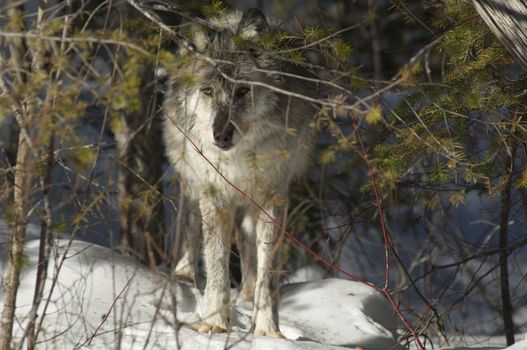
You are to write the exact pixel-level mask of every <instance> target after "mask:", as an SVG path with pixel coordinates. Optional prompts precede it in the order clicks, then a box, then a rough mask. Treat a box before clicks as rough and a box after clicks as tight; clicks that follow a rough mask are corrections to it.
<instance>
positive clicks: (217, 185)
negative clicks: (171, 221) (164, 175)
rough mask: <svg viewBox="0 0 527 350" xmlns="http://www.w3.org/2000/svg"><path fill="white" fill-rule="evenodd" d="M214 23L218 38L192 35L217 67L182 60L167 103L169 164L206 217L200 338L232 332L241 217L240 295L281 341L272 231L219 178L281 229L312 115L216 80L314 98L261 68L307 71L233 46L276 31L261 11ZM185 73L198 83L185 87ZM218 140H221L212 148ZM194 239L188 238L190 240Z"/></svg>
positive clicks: (270, 94) (305, 87) (308, 143)
mask: <svg viewBox="0 0 527 350" xmlns="http://www.w3.org/2000/svg"><path fill="white" fill-rule="evenodd" d="M210 23H211V24H212V25H213V26H214V27H215V28H216V29H217V31H215V32H211V31H210V30H203V29H198V30H196V28H194V30H193V43H194V45H195V46H196V48H198V50H202V53H203V54H205V55H206V56H208V57H210V58H211V59H213V60H214V61H215V62H216V67H215V66H214V65H211V64H210V63H208V62H206V61H204V60H200V59H197V58H190V59H187V60H186V61H190V62H191V63H190V64H187V65H186V66H185V67H183V68H182V69H181V71H180V72H179V74H178V75H177V76H174V77H172V80H171V82H170V88H169V91H168V94H167V98H166V101H165V104H164V111H165V126H164V139H165V144H166V149H167V155H168V158H169V160H170V162H171V164H172V165H173V166H174V168H175V169H176V171H177V172H178V173H179V175H180V176H181V181H182V182H183V184H184V187H185V189H186V193H187V194H188V195H189V197H190V198H191V200H192V202H193V203H197V206H199V210H200V212H201V217H202V232H203V241H204V243H203V245H204V258H205V269H206V273H207V284H206V287H205V296H204V305H203V307H204V310H203V317H204V321H203V325H202V326H201V327H200V331H203V332H207V331H211V330H212V331H221V330H226V329H227V328H228V315H229V274H228V272H229V270H228V258H229V250H230V242H231V234H232V232H233V228H234V221H235V220H234V217H235V213H239V214H240V221H241V225H240V227H239V229H238V230H237V233H239V234H238V235H237V239H238V245H239V246H240V251H241V254H242V272H243V273H244V276H243V280H244V281H243V288H242V292H241V295H242V297H245V298H247V299H254V305H255V307H254V313H253V325H254V332H255V334H259V335H270V336H273V335H274V336H279V335H280V333H279V330H278V323H277V315H276V311H275V308H274V304H275V300H276V291H274V290H273V286H272V284H273V283H272V282H273V281H272V280H273V279H272V278H271V274H272V270H273V264H272V261H273V255H274V253H275V252H276V251H277V247H276V244H277V243H278V232H277V231H278V230H277V229H276V227H275V226H274V225H273V224H272V223H271V222H270V221H269V219H268V218H267V217H266V216H265V215H263V214H262V213H260V211H259V210H258V209H257V208H256V207H255V206H254V205H253V204H252V203H250V201H249V200H247V198H246V197H244V195H242V194H240V193H239V192H238V190H237V189H235V188H233V187H232V186H231V185H230V184H228V183H227V182H226V181H225V180H224V178H223V177H222V176H220V174H218V172H219V173H221V174H222V175H223V176H225V178H226V179H228V180H229V181H230V182H231V183H232V184H234V185H235V186H236V187H237V188H238V189H239V190H240V191H242V192H243V193H245V194H246V195H247V196H249V197H250V198H252V199H253V200H255V201H256V202H257V203H259V204H260V205H261V206H262V207H263V208H264V209H265V210H266V211H267V212H268V213H269V214H270V215H272V216H273V217H274V218H276V219H277V221H278V222H281V220H280V216H281V215H282V213H283V211H284V208H285V207H286V203H287V192H288V189H289V184H290V182H291V180H292V179H294V178H295V177H298V176H299V175H301V174H303V172H304V171H305V169H306V166H307V164H308V161H309V155H310V153H311V149H312V131H311V129H310V127H309V125H310V122H311V121H312V120H313V116H314V114H315V113H316V108H315V106H313V105H312V104H310V103H308V102H305V101H303V100H301V99H299V98H295V97H289V96H286V95H284V94H280V93H278V92H275V91H273V90H272V89H269V88H267V87H263V86H256V85H251V84H250V83H239V84H234V83H233V82H232V80H231V81H229V79H226V78H225V77H224V76H222V74H224V75H226V76H228V77H230V78H231V79H234V80H235V81H249V82H250V81H253V82H260V83H264V84H267V85H270V86H273V87H277V88H279V89H283V90H286V91H291V92H295V93H300V94H303V95H307V96H315V94H316V93H317V92H316V90H317V89H316V86H315V85H314V84H311V83H308V82H306V81H304V80H300V79H296V78H290V77H286V76H283V75H280V74H274V73H267V72H262V71H257V70H256V69H259V70H267V71H280V72H287V73H293V74H296V75H306V74H308V73H307V72H305V71H303V70H301V69H300V68H299V67H297V66H296V65H293V64H288V63H285V62H284V61H283V60H278V59H276V58H274V57H273V55H272V54H270V53H269V54H266V53H255V52H254V51H250V50H246V51H243V52H242V50H240V48H238V47H237V46H236V45H235V43H236V42H237V41H236V40H238V39H235V37H238V38H239V37H242V38H244V39H248V40H251V39H254V38H257V37H258V35H261V34H262V33H264V32H265V33H266V34H272V33H274V32H275V31H276V30H277V28H278V27H277V24H276V22H275V21H268V20H267V19H266V18H265V17H264V16H263V14H261V12H259V11H258V10H254V9H252V10H248V11H246V12H245V13H241V12H238V11H237V12H233V13H230V14H228V15H226V16H223V17H219V18H214V19H211V20H210ZM250 45H251V44H250V43H248V44H247V46H250ZM181 54H182V55H185V54H186V53H185V52H182V53H181ZM220 72H221V73H220ZM190 76H192V77H196V78H198V82H197V83H196V84H189V83H188V80H189V77H190ZM240 88H241V90H239V89H240ZM210 91H212V93H211V94H209V92H210ZM175 125H177V126H178V127H179V128H180V129H182V130H183V132H181V131H180V130H179V129H178V128H177V127H176V126H175ZM229 128H230V129H229ZM222 133H223V134H222ZM216 134H217V135H220V136H221V137H224V139H221V140H223V141H225V140H226V141H225V142H223V141H218V140H220V138H215V135H216ZM187 137H188V138H189V139H191V140H192V141H193V142H194V143H195V146H196V147H197V150H196V148H195V147H194V145H192V144H191V143H190V141H189V140H188V139H187ZM229 137H231V140H229ZM207 160H208V161H207ZM209 162H210V163H212V164H213V165H214V167H216V169H214V167H213V166H211V164H209ZM198 239H199V238H198V237H196V238H191V240H193V242H196V241H197V240H198ZM275 243H276V244H275ZM189 246H192V244H189ZM194 246H196V244H194ZM192 250H193V249H189V250H188V251H187V252H186V255H185V258H184V259H183V260H182V261H183V263H182V262H181V261H180V263H179V264H178V268H180V269H183V270H185V268H186V270H185V271H186V272H183V274H191V273H193V269H194V268H195V267H194V264H195V259H194V255H195V253H194V252H192ZM254 257H257V259H256V261H255V259H254ZM185 264H190V265H188V266H187V267H185V266H184V265H185ZM176 269H177V268H176Z"/></svg>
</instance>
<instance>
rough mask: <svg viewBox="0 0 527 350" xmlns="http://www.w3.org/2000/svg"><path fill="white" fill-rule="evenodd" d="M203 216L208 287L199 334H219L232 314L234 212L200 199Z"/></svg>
mask: <svg viewBox="0 0 527 350" xmlns="http://www.w3.org/2000/svg"><path fill="white" fill-rule="evenodd" d="M200 209H201V214H202V217H203V220H202V221H203V222H202V227H203V229H202V231H203V255H204V258H205V270H206V273H207V284H206V286H205V295H204V298H203V305H202V308H203V309H202V311H203V315H202V316H203V322H204V323H205V324H206V326H204V327H202V328H200V332H204V333H206V332H209V331H214V332H220V331H222V330H223V331H226V330H227V328H228V325H229V324H228V318H229V314H230V280H229V255H230V242H231V234H232V228H233V223H234V211H233V210H231V208H222V207H221V206H219V205H217V203H216V202H215V201H213V200H211V199H208V198H206V199H202V200H200Z"/></svg>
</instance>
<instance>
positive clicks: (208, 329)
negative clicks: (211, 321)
mask: <svg viewBox="0 0 527 350" xmlns="http://www.w3.org/2000/svg"><path fill="white" fill-rule="evenodd" d="M197 331H198V332H200V333H205V334H208V333H212V334H217V333H225V332H227V328H223V327H220V326H211V325H208V324H202V325H200V326H199V327H198V329H197Z"/></svg>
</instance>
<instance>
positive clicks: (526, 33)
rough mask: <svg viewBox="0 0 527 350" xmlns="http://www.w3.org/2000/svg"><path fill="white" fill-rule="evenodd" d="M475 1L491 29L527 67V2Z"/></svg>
mask: <svg viewBox="0 0 527 350" xmlns="http://www.w3.org/2000/svg"><path fill="white" fill-rule="evenodd" d="M473 3H474V7H475V8H476V10H477V11H478V14H479V15H480V16H481V18H482V19H483V20H484V21H485V23H486V24H487V26H488V27H489V28H490V30H491V31H492V32H493V33H494V34H495V35H496V36H497V37H498V39H499V40H500V41H501V43H502V44H503V45H504V46H505V47H506V48H507V50H509V52H510V53H511V54H513V55H514V56H515V57H516V58H517V59H518V60H519V62H520V63H521V64H522V65H523V66H524V67H526V68H527V3H526V2H525V1H522V0H473Z"/></svg>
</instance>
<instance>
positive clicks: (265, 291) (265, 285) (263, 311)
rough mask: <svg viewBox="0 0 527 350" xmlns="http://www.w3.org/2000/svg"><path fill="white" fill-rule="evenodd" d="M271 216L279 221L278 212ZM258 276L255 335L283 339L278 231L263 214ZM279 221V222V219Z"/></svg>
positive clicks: (258, 229)
mask: <svg viewBox="0 0 527 350" xmlns="http://www.w3.org/2000/svg"><path fill="white" fill-rule="evenodd" d="M268 213H269V214H270V215H271V216H272V217H274V218H277V214H278V210H277V209H276V208H272V209H271V210H269V211H268ZM257 218H258V219H257V220H258V221H257V224H256V235H257V250H258V251H257V258H258V263H257V276H256V288H255V291H254V311H253V324H254V334H255V335H263V336H271V337H283V336H282V334H281V333H280V330H279V329H278V314H277V305H276V304H277V299H278V290H277V288H276V284H277V283H276V278H275V277H274V276H273V273H274V256H275V254H276V253H277V252H278V248H279V246H278V244H279V242H278V229H277V228H276V227H275V225H274V224H273V223H272V222H271V221H270V219H269V218H267V217H266V216H265V215H264V214H263V213H258V214H257ZM277 220H278V219H277Z"/></svg>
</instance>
